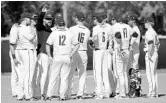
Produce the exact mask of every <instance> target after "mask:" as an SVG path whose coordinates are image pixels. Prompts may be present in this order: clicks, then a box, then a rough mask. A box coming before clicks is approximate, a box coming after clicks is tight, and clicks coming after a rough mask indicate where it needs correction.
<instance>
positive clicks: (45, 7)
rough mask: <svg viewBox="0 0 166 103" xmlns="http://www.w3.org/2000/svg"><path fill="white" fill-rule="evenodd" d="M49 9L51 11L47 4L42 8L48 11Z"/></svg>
mask: <svg viewBox="0 0 166 103" xmlns="http://www.w3.org/2000/svg"><path fill="white" fill-rule="evenodd" d="M48 11H49V7H48V5H45V6H44V7H43V8H42V12H45V13H47V12H48Z"/></svg>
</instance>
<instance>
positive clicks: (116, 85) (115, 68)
mask: <svg viewBox="0 0 166 103" xmlns="http://www.w3.org/2000/svg"><path fill="white" fill-rule="evenodd" d="M113 74H114V84H115V87H113V89H112V90H114V91H115V94H119V91H120V90H119V80H118V74H117V50H114V51H113Z"/></svg>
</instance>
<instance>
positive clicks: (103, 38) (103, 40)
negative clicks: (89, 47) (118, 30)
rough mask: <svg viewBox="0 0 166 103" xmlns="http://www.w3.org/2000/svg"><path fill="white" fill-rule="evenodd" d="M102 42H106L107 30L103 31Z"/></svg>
mask: <svg viewBox="0 0 166 103" xmlns="http://www.w3.org/2000/svg"><path fill="white" fill-rule="evenodd" d="M102 33H103V34H102V42H105V32H102Z"/></svg>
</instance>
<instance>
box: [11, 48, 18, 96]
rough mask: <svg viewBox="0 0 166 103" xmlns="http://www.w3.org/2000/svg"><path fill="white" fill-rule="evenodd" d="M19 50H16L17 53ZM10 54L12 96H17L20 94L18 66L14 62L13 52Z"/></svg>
mask: <svg viewBox="0 0 166 103" xmlns="http://www.w3.org/2000/svg"><path fill="white" fill-rule="evenodd" d="M16 52H17V51H15V53H16ZM9 56H10V61H11V69H12V72H11V89H12V96H13V97H15V96H17V95H18V90H17V89H18V79H19V75H18V72H17V71H18V70H19V69H18V68H17V66H16V65H15V64H14V61H13V57H12V56H11V52H9Z"/></svg>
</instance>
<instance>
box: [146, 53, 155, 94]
mask: <svg viewBox="0 0 166 103" xmlns="http://www.w3.org/2000/svg"><path fill="white" fill-rule="evenodd" d="M145 62H146V75H147V79H148V83H149V95H157V94H158V82H157V72H156V68H157V63H158V53H157V52H154V54H153V55H152V57H151V60H150V59H149V57H148V53H146V55H145Z"/></svg>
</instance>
